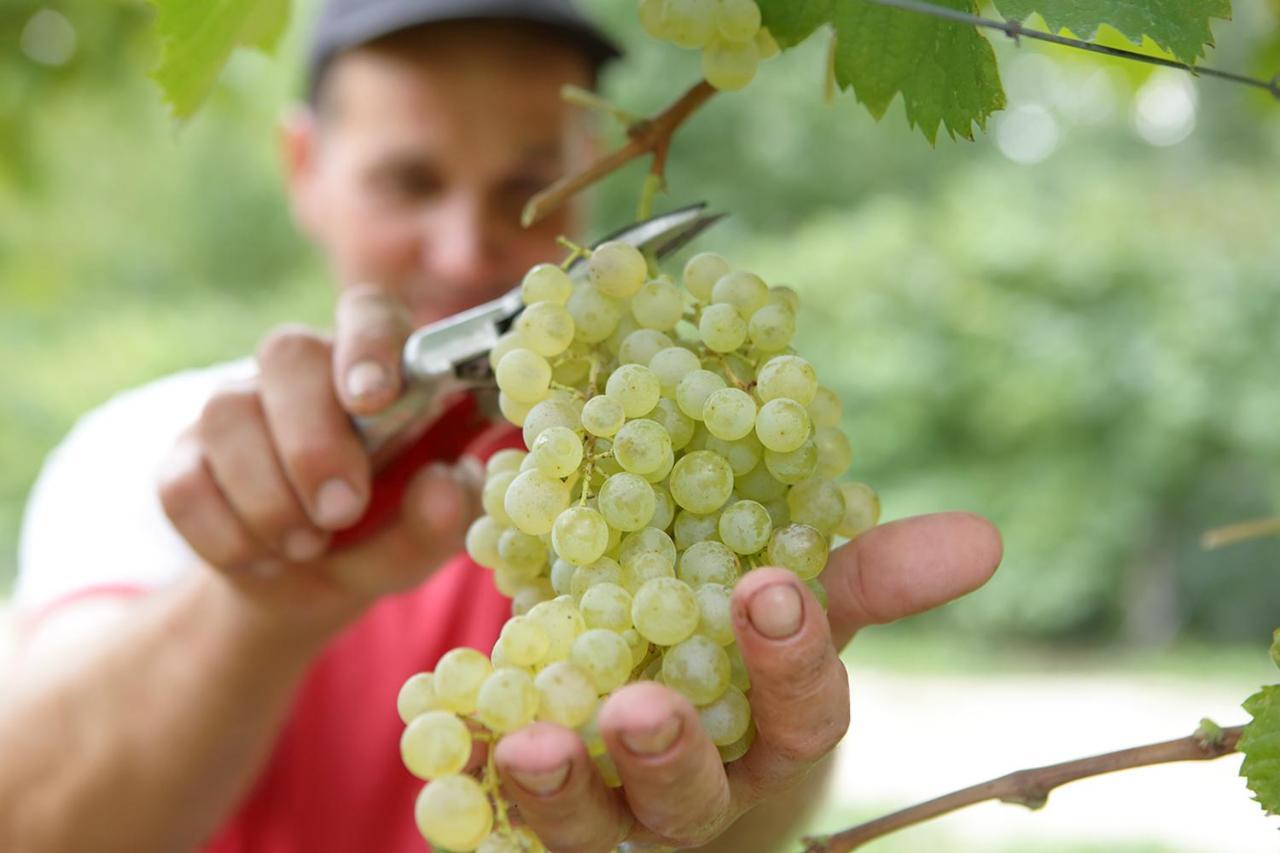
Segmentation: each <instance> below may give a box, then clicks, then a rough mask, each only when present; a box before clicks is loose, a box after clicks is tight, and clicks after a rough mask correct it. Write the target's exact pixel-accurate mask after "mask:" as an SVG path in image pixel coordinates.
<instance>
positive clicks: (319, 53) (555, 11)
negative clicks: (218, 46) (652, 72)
mask: <svg viewBox="0 0 1280 853" xmlns="http://www.w3.org/2000/svg"><path fill="white" fill-rule="evenodd" d="M476 20H490V21H499V20H503V21H526V22H528V23H532V24H538V25H541V26H544V27H547V28H549V29H552V30H558V31H559V32H560V33H561V34H562V35H564V36H565V37H566V38H567V39H568V40H569V41H571V42H572V43H574V44H575V45H576V46H578V47H580V48H581V50H582V51H583V53H584V54H586V56H587V58H588V59H589V60H590V61H591V64H592V65H593V66H594V67H596V68H597V69H598V68H599V66H600V65H602V64H603V63H605V62H607V61H608V60H610V59H612V58H614V57H616V56H619V55H620V53H621V52H620V51H619V50H618V47H617V45H615V44H614V43H613V42H612V41H611V40H610V39H609V38H608V36H606V35H605V34H604V33H603V32H602V31H601V30H600V29H599V28H597V27H596V26H595V25H594V24H592V23H591V21H589V20H588V19H587V18H586V16H584V15H583V14H582V13H581V12H580V11H578V9H577V8H575V6H574V5H573V3H572V2H571V0H325V2H324V3H323V4H322V5H321V7H320V12H319V15H318V16H317V17H316V21H315V25H314V29H313V31H312V35H311V51H310V57H309V62H308V68H307V78H308V82H307V88H308V92H309V93H310V94H312V95H314V94H315V88H316V83H317V82H318V81H319V79H320V77H321V76H322V75H323V73H324V69H325V67H326V66H327V65H328V64H329V62H330V61H331V60H332V59H333V58H334V57H335V56H337V55H338V54H339V53H341V52H342V51H344V50H348V49H350V48H354V47H358V46H360V45H362V44H366V43H367V42H371V41H374V40H375V39H379V38H382V37H383V36H388V35H391V34H392V33H395V32H399V31H400V30H407V29H411V28H413V27H417V26H421V25H423V24H434V23H441V22H444V21H476Z"/></svg>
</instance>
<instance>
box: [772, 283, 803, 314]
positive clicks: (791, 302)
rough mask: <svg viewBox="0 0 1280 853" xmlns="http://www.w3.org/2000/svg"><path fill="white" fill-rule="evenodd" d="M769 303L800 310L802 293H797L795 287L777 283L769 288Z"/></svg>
mask: <svg viewBox="0 0 1280 853" xmlns="http://www.w3.org/2000/svg"><path fill="white" fill-rule="evenodd" d="M769 304H770V305H783V306H786V307H787V308H790V309H791V310H792V312H796V311H799V310H800V294H798V293H796V291H795V288H792V287H787V286H786V285H785V284H775V285H774V286H773V287H771V288H769Z"/></svg>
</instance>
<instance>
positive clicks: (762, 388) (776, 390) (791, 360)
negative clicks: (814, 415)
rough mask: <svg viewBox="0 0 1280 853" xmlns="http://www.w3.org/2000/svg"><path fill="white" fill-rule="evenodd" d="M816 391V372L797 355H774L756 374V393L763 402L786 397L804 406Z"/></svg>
mask: <svg viewBox="0 0 1280 853" xmlns="http://www.w3.org/2000/svg"><path fill="white" fill-rule="evenodd" d="M817 393H818V374H817V373H815V372H814V370H813V366H812V365H811V364H809V362H807V361H805V360H804V359H803V358H801V357H800V356H798V355H775V356H774V357H773V358H771V359H769V360H768V361H766V362H765V363H764V365H763V366H762V367H761V368H760V372H759V373H758V374H757V375H756V394H758V395H759V396H760V399H761V400H763V401H765V402H768V401H770V400H777V399H780V398H786V399H789V400H794V401H796V402H797V403H799V404H800V405H801V406H805V405H808V404H809V402H810V401H811V400H812V399H813V398H814V395H815V394H817ZM807 414H808V413H807V412H806V416H807Z"/></svg>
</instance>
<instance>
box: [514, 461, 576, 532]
mask: <svg viewBox="0 0 1280 853" xmlns="http://www.w3.org/2000/svg"><path fill="white" fill-rule="evenodd" d="M502 505H503V508H504V509H506V511H507V515H508V516H509V517H510V518H511V523H512V524H514V525H515V526H516V527H518V528H520V530H522V531H524V532H525V533H528V534H531V535H533V536H541V535H542V534H544V533H550V532H551V528H552V526H553V525H554V524H555V520H556V517H557V516H559V515H560V513H561V512H563V511H564V510H565V508H566V507H567V506H568V505H569V489H568V487H567V486H565V484H564V483H562V482H560V481H559V480H557V479H556V478H555V477H549V476H547V475H546V474H544V473H542V472H541V471H536V470H535V471H525V472H524V473H523V474H520V475H519V476H517V477H516V478H515V479H514V480H512V481H511V485H510V486H509V487H508V488H507V494H506V496H505V497H504V498H503V503H502Z"/></svg>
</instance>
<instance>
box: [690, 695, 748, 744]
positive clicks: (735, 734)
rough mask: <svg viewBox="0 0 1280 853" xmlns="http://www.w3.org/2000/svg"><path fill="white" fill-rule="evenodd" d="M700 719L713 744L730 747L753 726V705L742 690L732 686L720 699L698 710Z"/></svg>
mask: <svg viewBox="0 0 1280 853" xmlns="http://www.w3.org/2000/svg"><path fill="white" fill-rule="evenodd" d="M698 718H699V719H700V720H701V721H702V728H703V730H704V731H705V732H706V733H707V737H709V738H711V742H712V743H714V744H715V745H716V746H728V745H729V744H731V743H733V742H734V741H736V740H738V739H739V738H741V737H742V736H743V735H745V734H746V733H747V729H748V728H749V727H750V726H751V703H750V702H748V701H747V697H746V696H744V695H743V693H742V691H741V690H739V689H738V688H736V687H734V686H732V685H730V686H729V687H727V688H725V691H724V693H722V694H721V695H720V698H718V699H716V700H715V701H714V702H712V703H710V704H708V705H703V706H702V707H701V708H699V709H698Z"/></svg>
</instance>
